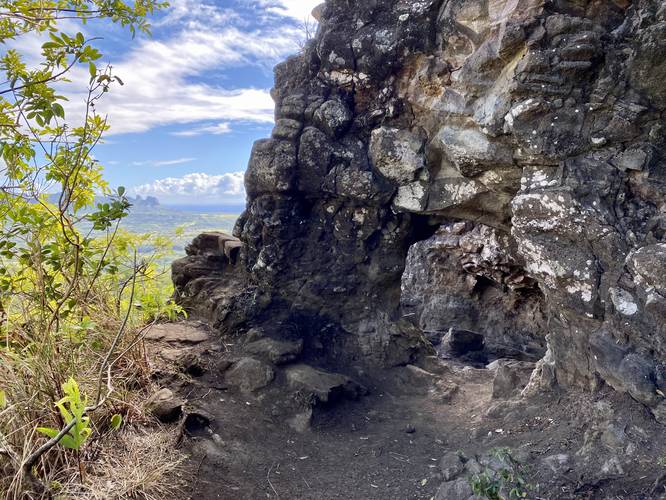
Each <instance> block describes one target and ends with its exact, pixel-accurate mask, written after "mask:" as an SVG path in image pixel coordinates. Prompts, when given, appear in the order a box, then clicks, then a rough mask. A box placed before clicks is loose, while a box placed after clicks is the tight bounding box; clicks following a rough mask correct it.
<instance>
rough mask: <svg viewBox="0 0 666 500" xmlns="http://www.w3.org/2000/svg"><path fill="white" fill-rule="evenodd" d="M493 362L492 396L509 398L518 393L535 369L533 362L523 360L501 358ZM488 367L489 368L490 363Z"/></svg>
mask: <svg viewBox="0 0 666 500" xmlns="http://www.w3.org/2000/svg"><path fill="white" fill-rule="evenodd" d="M493 364H494V365H495V366H494V371H495V377H494V378H493V398H510V397H512V396H516V395H518V394H520V393H521V392H522V390H523V389H524V388H525V386H526V385H527V383H528V382H529V381H530V377H531V376H532V372H533V371H534V369H535V364H534V363H529V362H524V361H515V360H505V359H502V360H497V361H495V362H494V363H493ZM488 368H491V367H490V365H488Z"/></svg>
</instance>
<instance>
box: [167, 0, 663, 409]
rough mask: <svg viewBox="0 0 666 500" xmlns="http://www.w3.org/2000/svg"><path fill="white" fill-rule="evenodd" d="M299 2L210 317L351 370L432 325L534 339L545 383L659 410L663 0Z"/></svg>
mask: <svg viewBox="0 0 666 500" xmlns="http://www.w3.org/2000/svg"><path fill="white" fill-rule="evenodd" d="M318 16H319V18H320V26H319V30H318V33H317V35H316V37H315V39H314V40H313V41H312V42H311V43H310V44H309V45H308V46H307V47H306V48H305V49H304V50H303V52H302V53H301V54H299V55H298V56H295V57H293V58H291V59H289V60H288V61H286V62H284V63H283V64H281V65H279V66H278V67H277V68H276V71H275V74H276V84H275V89H274V91H273V97H274V99H275V102H276V126H275V129H274V131H273V134H272V137H271V138H269V139H265V140H262V141H259V142H257V144H256V145H255V147H254V149H253V152H252V158H251V160H250V165H249V168H248V171H247V177H246V187H247V192H248V196H249V199H248V207H247V210H246V212H245V213H244V214H243V216H242V217H241V219H240V220H239V223H238V224H237V227H236V236H238V237H239V238H240V240H241V241H242V243H243V248H242V255H241V262H242V265H243V268H244V270H245V275H244V278H243V279H244V280H245V283H244V285H243V286H244V288H243V289H242V290H239V291H238V293H236V295H235V297H233V298H232V299H228V298H227V299H225V303H224V306H223V307H216V308H212V309H211V308H209V309H210V310H214V311H215V317H214V321H215V323H216V325H217V326H219V327H221V328H227V329H237V328H241V327H250V326H253V325H256V324H262V325H264V326H265V325H267V324H268V325H273V326H274V327H275V328H281V329H285V330H289V334H290V335H292V336H299V337H301V338H303V339H304V340H305V344H306V347H305V349H306V351H307V350H310V351H311V352H312V353H314V354H318V355H321V356H324V357H326V358H327V359H330V360H344V361H345V362H348V361H353V362H358V363H364V364H368V365H392V364H400V363H407V362H409V361H410V360H411V359H412V358H413V357H414V356H417V355H418V352H419V349H420V346H422V345H423V342H424V339H425V335H424V334H423V331H424V330H428V329H430V328H432V322H433V321H434V322H439V324H438V325H437V326H436V328H442V327H450V326H455V325H451V324H450V323H451V322H452V321H453V322H460V323H462V324H461V325H459V326H461V327H463V328H473V329H477V330H481V331H480V333H484V334H488V335H489V336H490V337H491V339H495V340H497V341H498V342H499V341H500V340H502V339H503V341H504V342H507V341H511V339H514V340H516V345H514V346H513V347H514V348H518V349H519V350H520V349H522V350H526V348H527V346H528V345H529V346H530V351H529V352H530V353H532V354H537V353H538V354H542V353H543V352H544V349H545V347H546V340H547V347H548V353H547V355H546V356H545V358H544V361H542V362H541V365H542V366H541V369H543V368H544V366H543V365H544V364H546V365H548V370H547V371H548V372H549V373H553V371H554V373H555V374H556V377H557V381H558V382H559V383H560V384H563V385H578V386H585V387H590V388H595V387H597V386H598V385H599V384H600V383H606V384H609V385H610V386H612V387H614V388H615V389H617V390H620V391H626V392H628V393H629V394H631V395H632V396H633V397H634V398H635V399H637V400H639V401H641V402H643V403H644V404H646V405H647V406H649V407H650V408H651V409H652V410H653V412H654V413H655V415H657V417H658V418H661V419H662V420H663V421H666V403H665V402H664V393H666V341H665V339H666V326H665V325H666V323H665V322H664V317H665V316H666V271H665V269H666V239H665V234H666V189H665V187H664V183H665V182H666V164H665V163H664V145H665V143H666V127H665V126H664V124H663V119H664V111H665V109H666V85H665V84H664V79H665V78H666V57H665V56H666V41H665V40H666V7H664V5H663V2H661V1H658V0H634V1H632V0H604V1H600V0H409V1H407V0H363V1H360V0H358V1H349V0H329V1H328V2H326V4H325V5H324V6H323V8H320V9H318ZM461 222H464V223H465V224H463V225H462V226H456V223H458V224H460V223H461ZM440 226H443V229H440V230H439V232H437V231H438V228H439V227H440ZM455 227H457V229H454V228H455ZM436 232H437V234H435V233H436ZM456 232H457V234H456ZM469 232H472V233H474V234H472V235H471V236H470V235H467V233H469ZM433 235H434V236H433ZM431 237H433V238H434V240H429V238H431ZM424 240H428V241H429V242H428V243H419V245H421V246H422V247H423V245H425V246H427V247H428V248H430V250H427V249H426V250H424V249H423V248H421V250H419V247H415V249H414V250H413V251H412V254H411V256H410V259H409V268H408V270H407V273H405V263H406V261H407V255H408V251H409V249H410V247H411V246H412V245H414V244H415V243H417V242H419V241H424ZM442 240H446V241H444V242H443V243H442ZM433 241H434V242H433ZM433 249H434V250H433ZM419 252H420V253H421V255H422V257H423V258H422V259H420V260H419V259H418V258H416V257H415V256H416V255H417V254H419ZM432 252H435V253H439V254H440V256H439V257H437V258H435V259H434V260H433V259H432V258H431V261H432V262H435V261H437V262H438V263H439V264H437V265H436V266H435V267H428V266H426V264H424V263H427V262H428V259H429V257H428V256H427V255H428V254H430V255H432ZM423 259H425V260H423ZM424 266H425V267H424ZM435 268H436V269H438V272H439V273H440V276H439V277H437V278H433V277H432V276H429V275H428V272H429V271H428V269H435ZM419 269H421V272H420V274H421V275H422V277H421V278H418V277H416V278H415V277H414V276H417V275H419ZM423 269H425V271H423ZM424 272H425V275H423V273H424ZM403 274H405V277H404V278H403ZM410 276H411V277H410ZM401 283H402V291H401ZM466 283H467V284H466ZM186 287H187V285H186V284H181V285H180V289H184V288H186ZM424 287H425V288H424ZM428 287H430V288H428ZM433 287H434V288H433ZM438 287H439V288H438ZM441 287H445V289H442V288H441ZM475 287H476V288H475ZM484 287H485V288H488V287H491V288H492V289H493V290H492V291H491V292H492V293H490V294H488V293H487V292H486V296H487V297H488V301H487V303H486V305H485V307H486V308H488V309H490V308H492V311H490V312H489V311H488V310H484V299H483V297H484V294H483V293H482V292H483V288H484ZM181 295H182V294H181ZM401 297H402V306H403V308H401ZM419 297H421V302H420V303H419ZM438 301H439V302H438ZM433 304H434V307H435V309H437V310H436V311H434V312H433V307H431V306H432V305H433ZM438 304H443V306H442V307H443V308H440V306H439V305H438ZM446 304H448V306H447V305H446ZM461 304H462V305H464V306H463V307H462V308H460V307H458V306H460V305H461ZM449 306H451V307H449ZM447 307H448V308H447ZM456 307H457V309H456ZM428 311H430V312H428ZM461 311H462V312H461ZM467 312H469V313H470V314H471V316H470V317H468V318H466V319H465V318H464V315H465V313H467ZM449 313H450V314H451V316H448V319H447V316H446V315H447V314H449ZM456 314H458V315H460V314H462V316H460V317H459V316H456ZM452 318H454V319H452ZM475 318H476V319H475ZM469 323H471V324H469ZM426 333H427V332H426ZM535 378H538V377H537V374H535ZM538 383H539V381H538V380H536V379H535V380H533V381H532V382H531V386H534V385H535V384H536V385H538Z"/></svg>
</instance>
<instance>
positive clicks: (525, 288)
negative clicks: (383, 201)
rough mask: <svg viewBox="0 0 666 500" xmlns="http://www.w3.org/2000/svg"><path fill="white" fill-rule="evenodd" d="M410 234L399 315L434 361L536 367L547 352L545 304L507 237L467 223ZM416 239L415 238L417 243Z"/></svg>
mask: <svg viewBox="0 0 666 500" xmlns="http://www.w3.org/2000/svg"><path fill="white" fill-rule="evenodd" d="M429 224H430V226H429V230H425V231H424V230H422V229H423V228H421V229H419V227H420V226H423V227H426V226H427V224H424V223H423V221H421V224H420V225H419V226H418V227H416V230H415V233H414V234H415V236H417V237H416V238H415V239H414V243H412V245H411V246H410V248H409V251H408V254H407V257H406V261H405V269H404V272H403V274H402V278H401V283H400V305H399V312H400V316H401V317H402V318H404V319H407V320H408V321H409V322H410V323H411V324H412V325H414V326H415V327H416V328H418V329H419V330H420V331H421V332H423V335H424V337H425V338H426V339H427V341H428V342H429V343H430V344H431V346H432V348H433V350H434V351H435V352H436V353H437V356H438V357H440V358H444V359H454V360H457V361H459V362H461V363H463V364H466V365H471V366H475V367H483V366H486V365H487V364H489V363H491V362H493V361H495V360H497V359H513V360H518V361H530V362H536V361H538V360H539V359H541V358H543V356H544V355H545V353H546V350H547V342H546V333H547V312H546V303H545V297H544V294H543V292H542V290H541V289H540V287H539V284H538V283H537V281H536V280H535V279H533V278H531V277H530V276H529V274H528V273H527V271H526V270H525V269H524V265H523V263H522V261H521V259H520V257H519V255H518V253H517V250H516V246H515V242H514V241H513V239H512V238H511V236H510V234H508V233H506V232H505V231H503V230H501V229H496V228H492V227H490V226H487V225H484V224H481V223H475V222H470V221H462V220H454V219H450V220H447V219H443V220H439V221H437V223H436V225H434V226H433V225H432V224H433V221H432V219H431V220H430V222H429ZM419 236H421V237H419Z"/></svg>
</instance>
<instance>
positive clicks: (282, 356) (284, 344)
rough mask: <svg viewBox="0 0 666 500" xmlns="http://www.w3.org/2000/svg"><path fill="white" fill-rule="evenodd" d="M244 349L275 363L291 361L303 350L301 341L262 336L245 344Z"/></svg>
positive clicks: (280, 363) (281, 363)
mask: <svg viewBox="0 0 666 500" xmlns="http://www.w3.org/2000/svg"><path fill="white" fill-rule="evenodd" d="M244 349H245V351H246V352H247V353H249V354H254V355H256V356H259V357H261V358H262V359H266V360H268V361H270V362H271V363H274V364H276V365H283V364H285V363H291V362H292V361H294V360H295V359H297V358H298V356H299V355H300V354H301V351H303V341H302V340H299V341H296V342H289V341H285V340H275V339H271V338H264V339H260V340H256V341H254V342H250V343H249V344H246V345H245V348H244Z"/></svg>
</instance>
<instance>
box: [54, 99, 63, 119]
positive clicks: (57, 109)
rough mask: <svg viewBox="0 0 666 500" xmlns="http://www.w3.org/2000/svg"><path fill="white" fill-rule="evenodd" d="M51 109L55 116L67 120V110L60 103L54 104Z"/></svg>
mask: <svg viewBox="0 0 666 500" xmlns="http://www.w3.org/2000/svg"><path fill="white" fill-rule="evenodd" d="M51 109H52V110H53V114H54V115H56V116H57V117H59V118H65V109H64V108H63V107H62V106H61V105H60V104H59V103H57V102H54V103H53V104H52V105H51Z"/></svg>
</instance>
